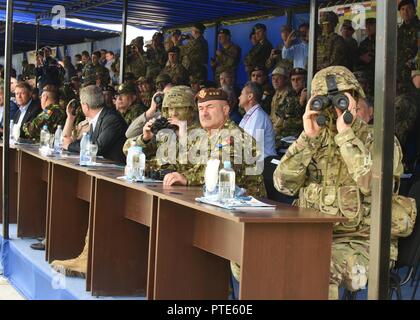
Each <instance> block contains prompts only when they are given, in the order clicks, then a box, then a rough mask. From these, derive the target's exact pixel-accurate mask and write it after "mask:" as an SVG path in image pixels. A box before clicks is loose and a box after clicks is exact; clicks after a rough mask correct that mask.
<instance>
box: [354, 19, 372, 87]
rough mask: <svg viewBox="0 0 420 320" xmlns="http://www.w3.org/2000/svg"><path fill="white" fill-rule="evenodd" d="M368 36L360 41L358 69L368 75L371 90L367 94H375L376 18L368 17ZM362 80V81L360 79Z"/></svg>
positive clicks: (367, 79)
mask: <svg viewBox="0 0 420 320" xmlns="http://www.w3.org/2000/svg"><path fill="white" fill-rule="evenodd" d="M366 33H367V37H366V38H365V39H364V40H363V41H362V42H360V45H359V49H358V54H357V55H358V61H357V62H356V70H357V71H362V72H364V74H365V75H366V81H367V84H368V88H369V90H368V91H369V92H367V91H365V93H366V94H367V95H373V92H374V90H373V89H374V82H375V48H376V19H375V18H368V19H366ZM359 82H360V81H359Z"/></svg>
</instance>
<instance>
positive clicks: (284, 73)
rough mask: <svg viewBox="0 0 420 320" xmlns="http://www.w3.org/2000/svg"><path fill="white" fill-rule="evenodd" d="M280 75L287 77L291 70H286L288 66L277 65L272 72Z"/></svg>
mask: <svg viewBox="0 0 420 320" xmlns="http://www.w3.org/2000/svg"><path fill="white" fill-rule="evenodd" d="M276 74H277V75H280V76H284V77H286V78H288V77H289V72H288V71H287V70H286V68H283V67H276V68H275V69H274V70H273V72H272V73H271V76H274V75H276Z"/></svg>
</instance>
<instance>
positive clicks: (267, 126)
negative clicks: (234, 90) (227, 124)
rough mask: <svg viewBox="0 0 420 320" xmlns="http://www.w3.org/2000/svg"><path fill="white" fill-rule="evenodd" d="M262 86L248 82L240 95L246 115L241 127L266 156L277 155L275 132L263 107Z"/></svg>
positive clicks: (240, 101) (241, 105)
mask: <svg viewBox="0 0 420 320" xmlns="http://www.w3.org/2000/svg"><path fill="white" fill-rule="evenodd" d="M262 93H263V92H262V88H261V86H260V85H259V84H257V83H255V82H247V83H246V84H245V86H244V88H243V89H242V93H241V95H240V97H239V106H240V107H241V108H243V109H244V110H245V112H246V113H245V115H244V116H243V118H242V121H241V122H240V123H239V127H241V128H242V129H244V130H245V132H246V133H248V134H250V135H251V136H252V137H253V138H254V139H255V140H256V141H257V148H258V147H259V150H261V155H262V156H263V157H264V158H266V157H269V156H275V155H277V153H276V147H275V142H276V140H275V133H274V129H273V124H272V123H271V120H270V117H269V116H268V114H267V113H266V112H265V111H264V110H263V109H262V108H261V105H260V102H261V98H262Z"/></svg>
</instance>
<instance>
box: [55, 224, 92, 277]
mask: <svg viewBox="0 0 420 320" xmlns="http://www.w3.org/2000/svg"><path fill="white" fill-rule="evenodd" d="M88 254H89V230H88V233H87V234H86V239H85V246H84V248H83V251H82V253H81V254H80V255H79V256H78V257H77V258H74V259H69V260H54V261H53V262H52V263H51V267H52V268H53V269H54V270H55V271H57V272H59V273H61V274H64V275H65V276H68V277H79V278H86V273H87V261H88Z"/></svg>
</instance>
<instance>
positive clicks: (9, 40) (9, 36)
mask: <svg viewBox="0 0 420 320" xmlns="http://www.w3.org/2000/svg"><path fill="white" fill-rule="evenodd" d="M4 50H5V51H4V111H3V155H2V156H3V168H2V170H3V177H2V184H3V195H2V196H3V203H2V209H3V217H2V218H3V238H4V239H6V240H7V239H9V194H10V192H9V190H10V188H9V180H10V179H9V177H10V175H9V170H10V161H9V137H10V126H9V123H10V75H11V71H12V54H13V0H7V4H6V33H5V40H4Z"/></svg>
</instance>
